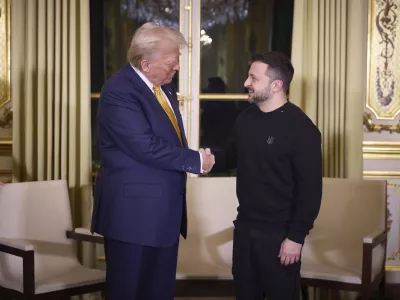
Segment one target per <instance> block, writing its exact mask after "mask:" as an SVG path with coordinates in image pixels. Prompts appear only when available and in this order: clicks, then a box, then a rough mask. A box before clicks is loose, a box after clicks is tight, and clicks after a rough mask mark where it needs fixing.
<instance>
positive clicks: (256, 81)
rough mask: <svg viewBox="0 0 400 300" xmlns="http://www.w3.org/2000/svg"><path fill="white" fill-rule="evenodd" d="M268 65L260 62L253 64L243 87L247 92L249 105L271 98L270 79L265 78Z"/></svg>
mask: <svg viewBox="0 0 400 300" xmlns="http://www.w3.org/2000/svg"><path fill="white" fill-rule="evenodd" d="M267 68H268V65H267V64H264V63H262V62H258V61H256V62H253V63H252V64H251V67H250V70H249V76H248V77H247V79H246V81H245V82H244V87H245V88H247V90H248V92H249V97H248V100H249V102H251V103H260V102H264V101H267V100H268V99H270V98H271V96H272V91H271V82H270V78H269V77H268V76H267Z"/></svg>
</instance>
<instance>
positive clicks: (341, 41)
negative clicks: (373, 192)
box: [290, 0, 368, 300]
mask: <svg viewBox="0 0 400 300" xmlns="http://www.w3.org/2000/svg"><path fill="white" fill-rule="evenodd" d="M367 9H368V1H365V0H295V5H294V20H293V41H292V62H293V66H294V69H295V75H294V78H293V83H292V85H291V88H290V95H291V98H290V99H291V101H292V102H293V103H295V104H296V105H298V106H300V107H301V108H302V109H303V110H304V112H305V113H306V114H307V115H308V116H309V117H310V118H311V119H312V120H313V122H314V123H315V124H316V125H317V126H318V128H319V129H320V131H321V133H322V140H323V142H322V151H323V175H324V176H325V177H339V178H345V177H347V178H362V170H363V158H362V141H363V110H364V97H365V92H366V77H365V76H366V62H367ZM309 290H310V299H313V300H315V299H318V300H319V299H324V300H330V299H341V300H345V299H346V300H347V299H349V300H350V299H351V300H354V299H356V297H357V294H356V293H354V292H344V291H327V290H321V289H318V288H317V289H314V288H311V289H309Z"/></svg>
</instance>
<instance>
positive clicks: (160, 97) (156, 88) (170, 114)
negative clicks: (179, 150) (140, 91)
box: [153, 85, 183, 145]
mask: <svg viewBox="0 0 400 300" xmlns="http://www.w3.org/2000/svg"><path fill="white" fill-rule="evenodd" d="M153 91H154V95H155V96H156V98H157V100H158V102H160V104H161V106H162V108H163V109H164V111H165V113H166V114H167V115H168V117H169V119H170V120H171V123H172V125H173V126H174V128H175V131H176V133H177V134H178V137H179V140H180V141H181V145H183V141H182V134H181V130H180V129H179V125H178V121H177V120H176V117H175V114H174V112H173V111H172V109H171V107H170V106H169V105H168V103H167V100H166V99H165V97H164V95H163V94H162V92H161V89H160V87H159V86H156V85H155V86H153Z"/></svg>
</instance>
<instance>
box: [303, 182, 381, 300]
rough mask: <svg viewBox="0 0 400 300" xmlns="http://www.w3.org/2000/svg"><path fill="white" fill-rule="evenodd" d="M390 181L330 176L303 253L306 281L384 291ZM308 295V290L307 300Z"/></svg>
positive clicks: (366, 294)
mask: <svg viewBox="0 0 400 300" xmlns="http://www.w3.org/2000/svg"><path fill="white" fill-rule="evenodd" d="M386 202H387V201H386V182H385V181H372V180H350V179H333V178H324V187H323V196H322V205H321V210H320V213H319V216H318V218H317V220H316V222H315V224H314V229H313V230H312V231H311V232H310V235H309V236H308V237H307V239H306V242H305V245H304V248H303V252H302V267H301V276H302V283H303V284H305V285H306V286H313V287H325V288H328V289H338V290H348V291H357V292H360V296H361V299H371V294H372V292H373V290H374V289H378V285H379V286H380V291H381V292H382V293H384V284H385V281H384V274H385V260H386V234H387V225H386ZM304 298H306V299H307V293H306V290H304V289H303V299H304Z"/></svg>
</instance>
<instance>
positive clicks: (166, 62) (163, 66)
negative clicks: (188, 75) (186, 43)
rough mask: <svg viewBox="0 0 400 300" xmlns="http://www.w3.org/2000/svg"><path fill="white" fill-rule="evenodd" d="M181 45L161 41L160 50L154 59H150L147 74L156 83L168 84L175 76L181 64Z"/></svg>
mask: <svg viewBox="0 0 400 300" xmlns="http://www.w3.org/2000/svg"><path fill="white" fill-rule="evenodd" d="M179 56H180V50H179V47H175V46H173V45H171V43H167V42H161V43H160V44H159V51H157V54H156V55H155V56H154V58H153V59H151V60H149V64H148V70H147V72H146V73H147V74H146V75H147V76H148V78H149V79H150V81H151V82H152V83H153V84H155V85H163V84H168V83H170V82H171V81H172V79H173V78H174V75H175V73H176V72H177V71H178V70H179V69H180V66H179Z"/></svg>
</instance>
